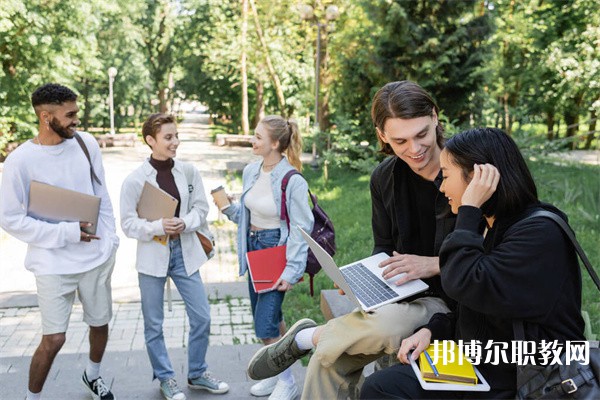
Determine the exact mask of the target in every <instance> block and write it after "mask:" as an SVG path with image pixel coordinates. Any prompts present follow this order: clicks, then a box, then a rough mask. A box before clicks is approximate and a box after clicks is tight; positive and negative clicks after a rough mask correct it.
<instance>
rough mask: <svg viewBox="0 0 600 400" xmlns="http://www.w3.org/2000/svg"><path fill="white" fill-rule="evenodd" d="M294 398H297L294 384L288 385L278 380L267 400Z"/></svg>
mask: <svg viewBox="0 0 600 400" xmlns="http://www.w3.org/2000/svg"><path fill="white" fill-rule="evenodd" d="M296 397H298V385H296V382H294V383H292V384H291V385H289V384H287V383H286V382H284V381H282V380H278V381H277V385H275V389H274V390H273V393H271V395H270V396H269V400H294V399H295V398H296Z"/></svg>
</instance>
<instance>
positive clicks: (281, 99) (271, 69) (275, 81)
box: [249, 0, 288, 117]
mask: <svg viewBox="0 0 600 400" xmlns="http://www.w3.org/2000/svg"><path fill="white" fill-rule="evenodd" d="M249 1H250V7H251V8H252V15H253V16H254V26H255V28H256V34H257V35H258V40H259V41H260V45H261V47H262V49H263V53H264V54H265V60H266V62H267V68H268V70H269V75H271V79H272V80H273V86H275V94H276V95H277V105H278V106H279V112H280V113H281V115H283V116H286V117H287V116H288V114H287V113H286V109H285V96H284V95H283V88H282V87H281V81H280V80H279V75H277V72H276V71H275V68H274V67H273V63H272V62H271V56H270V55H269V48H268V47H267V42H266V41H265V37H264V35H263V31H262V28H261V26H260V20H259V19H258V12H256V6H255V5H254V0H249ZM261 83H262V82H261Z"/></svg>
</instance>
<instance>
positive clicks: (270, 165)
mask: <svg viewBox="0 0 600 400" xmlns="http://www.w3.org/2000/svg"><path fill="white" fill-rule="evenodd" d="M279 161H281V159H279ZM279 161H277V162H275V163H273V164H265V163H264V162H263V169H265V168H273V167H274V166H276V165H277V164H279Z"/></svg>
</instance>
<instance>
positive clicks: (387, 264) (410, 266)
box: [379, 251, 440, 286]
mask: <svg viewBox="0 0 600 400" xmlns="http://www.w3.org/2000/svg"><path fill="white" fill-rule="evenodd" d="M379 268H385V269H384V270H383V273H382V276H383V279H390V278H393V277H394V276H396V275H400V274H402V273H405V274H406V275H403V276H402V277H401V278H400V279H398V280H397V281H396V282H395V284H396V285H398V286H399V285H402V284H404V283H406V282H408V281H412V280H415V279H420V278H431V277H432V276H435V275H439V273H440V262H439V258H438V257H423V256H416V255H414V254H400V253H398V252H396V251H394V253H393V255H392V257H390V258H388V259H387V260H385V261H382V262H381V263H379Z"/></svg>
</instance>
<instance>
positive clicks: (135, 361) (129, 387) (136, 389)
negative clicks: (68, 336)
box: [0, 344, 304, 400]
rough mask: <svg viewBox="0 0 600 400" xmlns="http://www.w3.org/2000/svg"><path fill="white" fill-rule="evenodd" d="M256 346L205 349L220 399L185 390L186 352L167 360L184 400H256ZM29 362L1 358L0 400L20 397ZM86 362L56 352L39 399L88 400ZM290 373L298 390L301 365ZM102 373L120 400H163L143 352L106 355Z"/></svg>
mask: <svg viewBox="0 0 600 400" xmlns="http://www.w3.org/2000/svg"><path fill="white" fill-rule="evenodd" d="M260 347H261V346H260V345H258V344H251V345H234V346H211V347H209V349H208V354H207V357H206V358H207V362H208V365H209V371H211V372H212V374H213V375H214V376H215V377H217V378H219V379H222V380H224V381H225V382H227V383H228V384H229V387H230V389H229V392H228V393H226V394H224V395H213V394H210V393H208V392H206V391H203V390H192V389H189V388H188V387H187V375H186V373H187V349H183V348H179V349H169V356H170V358H171V362H172V364H173V368H174V370H175V374H176V379H177V382H178V383H179V386H180V387H181V388H182V390H183V392H184V393H185V395H186V396H187V398H188V399H222V400H232V399H256V397H253V396H251V395H250V387H251V386H252V385H253V384H254V383H256V382H255V381H253V380H251V379H250V378H248V376H247V375H246V366H247V365H248V361H249V360H250V358H251V357H252V355H254V353H255V352H256V351H257V350H258V349H259V348H260ZM30 361H31V358H30V357H11V358H1V359H0V387H1V388H2V396H0V397H1V398H3V399H22V398H24V397H25V393H26V388H27V376H28V370H29V363H30ZM86 362H87V355H86V354H65V355H62V354H60V353H59V355H58V356H57V357H56V360H55V362H54V365H53V366H52V370H51V371H50V374H49V375H48V379H47V381H46V384H45V386H44V390H43V398H44V399H46V400H50V399H57V400H58V399H61V400H64V399H69V400H89V399H90V395H89V393H88V392H87V391H86V389H85V388H84V386H83V385H82V384H81V375H82V373H83V370H84V369H85V365H86ZM292 370H293V373H294V377H295V378H296V382H297V383H298V385H299V387H300V388H302V384H303V383H304V367H302V365H301V363H300V362H296V364H294V366H293V367H292ZM101 374H102V377H103V379H104V380H105V382H106V383H107V384H108V385H110V386H111V387H112V391H113V393H114V395H115V396H116V398H117V399H119V400H129V399H145V400H160V399H162V398H163V397H162V395H161V393H160V390H159V388H158V381H154V382H153V381H152V369H151V368H150V362H149V360H148V355H147V354H146V352H145V351H129V352H114V351H113V352H107V353H106V354H105V356H104V361H103V363H102V370H101ZM265 398H266V397H265Z"/></svg>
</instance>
